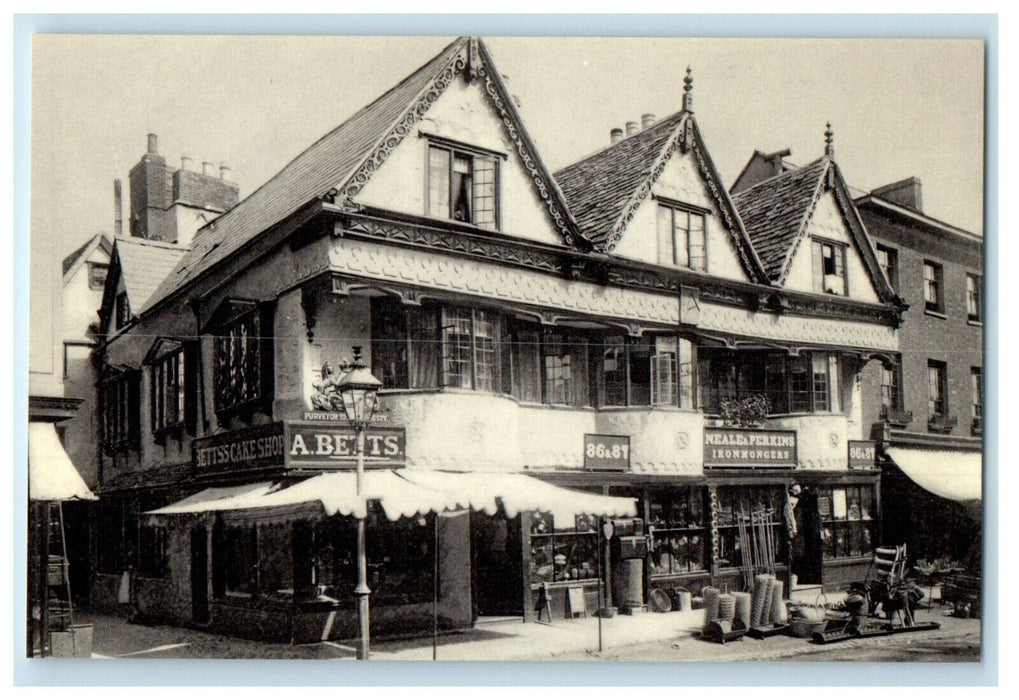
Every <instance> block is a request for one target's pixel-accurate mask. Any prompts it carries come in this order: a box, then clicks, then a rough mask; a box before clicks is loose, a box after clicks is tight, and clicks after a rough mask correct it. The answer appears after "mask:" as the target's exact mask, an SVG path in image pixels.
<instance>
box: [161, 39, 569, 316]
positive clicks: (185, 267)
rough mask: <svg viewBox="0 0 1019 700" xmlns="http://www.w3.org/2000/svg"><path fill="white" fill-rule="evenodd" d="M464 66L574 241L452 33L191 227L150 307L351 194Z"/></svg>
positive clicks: (490, 85) (520, 141)
mask: <svg viewBox="0 0 1019 700" xmlns="http://www.w3.org/2000/svg"><path fill="white" fill-rule="evenodd" d="M464 70H467V71H468V75H469V77H470V79H472V80H473V79H476V78H483V79H484V81H485V90H484V91H485V93H486V94H487V95H488V97H489V99H490V100H491V101H492V103H493V106H494V107H495V109H496V111H497V112H498V114H499V116H500V118H501V122H502V123H503V126H504V128H506V129H507V131H508V132H509V134H510V136H511V138H512V139H513V140H514V142H515V144H516V146H517V150H518V152H519V153H520V156H521V158H522V160H523V161H524V164H525V165H526V166H527V167H528V169H529V170H530V175H531V179H532V180H533V181H534V183H535V186H536V188H537V189H538V191H539V195H540V196H541V197H542V199H543V200H544V201H545V204H546V208H547V213H548V214H549V215H550V217H551V218H552V220H553V222H554V223H555V225H556V226H557V227H558V228H559V230H560V232H561V233H562V234H563V236H564V239H565V240H566V242H567V243H568V244H572V243H574V242H582V241H583V237H582V236H581V235H580V234H579V230H578V228H577V225H576V222H575V221H573V219H572V217H571V216H570V214H569V210H568V209H567V207H566V204H565V199H564V198H563V197H562V193H561V192H560V191H559V189H558V187H557V186H556V184H555V181H554V180H553V178H552V176H551V173H549V172H548V171H547V169H546V168H545V166H544V165H543V164H542V162H541V159H540V158H539V157H538V155H537V150H536V149H535V147H534V144H533V142H532V141H531V140H530V137H529V136H527V133H526V131H525V130H524V128H523V125H522V122H521V120H520V115H519V113H518V112H517V110H516V107H515V106H514V104H513V100H512V99H511V98H510V97H509V94H508V92H507V91H506V87H505V85H504V84H503V82H502V79H501V78H500V77H499V72H498V71H497V70H496V69H495V66H494V64H493V63H492V60H491V56H490V55H489V53H488V49H487V48H486V47H485V45H484V44H483V43H482V42H481V41H480V40H479V39H473V38H469V37H460V38H458V39H456V40H455V41H453V42H452V43H450V44H449V45H448V46H446V47H445V48H444V49H443V50H442V51H440V52H439V53H438V54H437V55H436V56H435V57H434V58H432V59H431V60H430V61H428V62H427V63H426V64H424V65H423V66H421V67H420V68H419V69H418V70H416V71H415V72H414V73H412V74H411V75H409V76H407V77H406V78H404V79H403V80H402V81H401V82H399V83H398V84H397V85H395V86H394V87H392V88H390V89H389V90H388V91H387V92H386V93H385V94H383V95H382V96H381V97H379V98H378V99H377V100H375V101H374V102H372V103H371V104H369V105H367V106H366V107H364V108H362V109H361V110H360V111H358V112H356V113H355V114H354V115H353V116H352V117H350V118H349V119H348V120H347V121H345V122H343V123H342V124H340V125H339V126H338V127H336V128H335V129H333V130H332V131H331V132H329V133H328V134H326V135H325V136H323V137H322V138H320V139H319V140H318V141H316V142H315V143H314V144H312V145H311V146H310V147H308V148H307V149H306V150H305V151H304V152H302V153H301V154H300V155H298V156H297V157H296V158H294V159H293V160H292V161H290V163H288V164H287V165H286V166H284V167H283V169H282V170H280V171H279V172H278V173H276V175H274V176H273V177H272V178H270V179H269V180H268V181H267V182H266V183H265V184H263V185H262V186H261V187H259V188H258V189H257V190H255V191H254V192H252V193H251V194H250V195H248V196H247V197H246V198H245V199H244V200H242V201H241V202H240V203H238V204H237V205H236V206H235V207H234V208H233V209H231V210H230V211H228V212H227V213H225V214H223V215H222V216H220V217H219V218H218V219H216V220H215V221H213V222H211V223H210V224H208V225H206V226H204V227H202V228H201V229H199V231H198V233H197V234H196V235H195V238H194V240H193V241H192V248H191V251H190V252H189V253H188V254H187V255H185V256H184V257H183V259H182V260H181V261H180V262H179V264H178V265H177V266H176V267H175V268H174V270H173V271H172V273H171V274H170V275H169V276H168V277H167V278H166V279H165V280H164V281H163V283H162V284H161V285H160V286H159V288H158V289H157V290H156V292H155V293H154V294H153V295H152V297H151V300H150V301H151V304H150V306H152V305H155V304H156V303H158V302H159V301H161V300H162V299H163V298H165V297H167V296H168V295H170V294H172V293H174V292H175V291H177V290H179V289H181V288H182V287H184V286H185V285H187V284H189V283H190V282H192V281H194V280H195V279H196V278H198V277H199V276H200V275H201V274H202V273H204V272H206V271H207V270H209V269H211V268H212V267H214V266H216V265H217V264H219V263H221V262H223V261H224V260H225V259H226V258H228V257H229V256H231V255H232V254H234V253H236V252H238V251H239V250H240V249H242V248H243V247H245V245H246V244H248V243H249V242H251V241H252V240H254V239H255V238H256V237H258V236H259V234H261V233H262V232H263V231H265V230H266V229H267V228H269V227H270V226H272V225H273V224H275V223H278V222H279V221H282V220H283V219H285V218H286V217H288V216H289V215H291V214H293V213H294V212H296V211H297V210H298V209H300V208H301V207H302V206H304V205H306V204H308V203H309V202H312V201H314V200H315V199H321V198H323V197H326V196H328V195H330V193H331V192H333V191H335V192H334V193H338V200H349V199H350V198H352V197H353V196H354V195H356V194H357V193H358V192H359V191H360V190H361V188H362V187H363V186H364V185H365V184H366V183H367V182H368V180H370V179H371V176H372V174H373V173H374V172H375V170H376V169H377V168H378V167H380V166H381V165H382V163H383V162H384V161H385V159H386V157H387V156H388V155H389V153H391V152H392V150H393V149H394V148H395V147H396V146H397V145H398V144H399V143H400V142H401V141H402V139H403V138H404V137H405V136H406V135H407V134H408V133H410V130H411V129H410V127H411V126H412V125H413V124H414V123H415V122H416V121H418V120H419V119H421V118H422V117H423V116H424V114H425V113H426V112H427V110H428V108H429V107H430V106H431V105H432V104H433V103H434V102H435V100H436V99H438V97H439V96H440V95H441V94H442V93H443V91H444V90H445V89H446V88H447V87H448V86H449V85H450V84H451V83H452V82H453V80H454V78H455V77H456V76H457V75H458V74H459V73H460V72H462V71H464ZM141 310H144V309H141Z"/></svg>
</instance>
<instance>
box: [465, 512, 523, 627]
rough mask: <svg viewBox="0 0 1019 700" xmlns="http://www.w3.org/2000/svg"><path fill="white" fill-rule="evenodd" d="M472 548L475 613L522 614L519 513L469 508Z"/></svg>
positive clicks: (481, 614) (494, 614)
mask: <svg viewBox="0 0 1019 700" xmlns="http://www.w3.org/2000/svg"><path fill="white" fill-rule="evenodd" d="M471 551H472V553H473V557H472V558H473V562H474V566H473V569H474V576H473V578H474V600H475V605H476V606H477V614H478V615H479V616H482V617H489V616H519V617H523V615H524V599H523V598H524V593H523V550H522V537H521V533H520V516H519V515H518V516H517V517H515V518H506V517H504V516H502V515H494V516H493V515H485V514H484V513H479V512H477V511H473V510H472V511H471Z"/></svg>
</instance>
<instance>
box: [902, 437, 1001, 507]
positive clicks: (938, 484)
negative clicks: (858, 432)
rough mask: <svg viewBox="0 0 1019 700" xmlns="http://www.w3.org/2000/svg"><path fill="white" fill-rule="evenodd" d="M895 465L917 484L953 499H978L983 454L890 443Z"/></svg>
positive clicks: (981, 481)
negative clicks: (911, 447)
mask: <svg viewBox="0 0 1019 700" xmlns="http://www.w3.org/2000/svg"><path fill="white" fill-rule="evenodd" d="M885 452H886V453H887V455H888V456H889V457H891V459H892V461H893V462H895V464H896V466H898V468H899V469H901V470H902V473H904V474H905V475H906V476H908V477H909V478H910V479H911V480H912V481H913V482H914V483H915V484H916V485H917V486H919V487H920V488H922V489H925V490H927V491H930V492H931V493H933V494H934V495H935V496H940V497H941V498H947V499H950V500H953V501H979V500H980V499H981V493H982V491H981V487H982V485H983V480H982V466H983V456H982V455H981V453H979V452H962V451H959V450H922V449H910V448H905V447H889V448H887V449H886V450H885Z"/></svg>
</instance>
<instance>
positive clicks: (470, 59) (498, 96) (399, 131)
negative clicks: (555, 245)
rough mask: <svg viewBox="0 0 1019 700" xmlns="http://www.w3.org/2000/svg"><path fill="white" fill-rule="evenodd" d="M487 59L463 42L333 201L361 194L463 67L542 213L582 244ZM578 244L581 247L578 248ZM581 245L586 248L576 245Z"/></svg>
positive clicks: (481, 49)
mask: <svg viewBox="0 0 1019 700" xmlns="http://www.w3.org/2000/svg"><path fill="white" fill-rule="evenodd" d="M490 65H491V57H490V56H489V54H488V49H487V47H485V45H484V43H483V42H481V41H479V40H475V39H470V40H463V41H462V43H461V46H460V48H459V50H458V51H457V52H456V54H454V55H453V58H452V59H450V62H449V63H448V64H447V65H446V66H445V67H444V68H443V69H442V71H441V72H440V73H439V75H438V77H436V78H435V80H434V81H432V83H431V84H430V85H429V86H428V87H427V88H426V89H425V90H424V91H422V93H421V94H419V95H418V97H417V98H416V99H415V100H414V102H413V103H412V104H411V106H410V107H409V108H408V109H407V111H405V112H404V114H403V116H402V117H401V118H400V119H398V120H397V122H396V123H395V124H394V125H393V127H392V128H391V129H390V130H389V131H388V133H387V134H386V135H385V136H384V137H383V138H382V139H381V140H380V141H379V142H378V143H377V144H376V146H375V147H374V148H373V149H372V151H371V153H369V155H368V156H367V157H366V158H365V160H364V161H363V162H362V163H361V165H359V166H358V167H357V168H356V169H355V170H354V172H353V174H352V175H351V176H349V177H348V178H347V179H346V180H345V181H344V184H343V185H342V186H341V187H340V188H338V189H339V194H340V196H339V199H340V200H345V201H350V200H353V198H354V197H355V196H356V195H357V194H358V193H359V192H360V191H361V189H362V188H363V187H364V186H365V185H366V184H367V183H368V181H369V180H371V178H372V176H373V175H374V174H375V171H376V170H378V169H379V168H380V167H381V166H382V164H383V163H384V162H385V161H386V159H387V158H388V157H389V156H390V154H391V153H392V152H393V151H394V150H395V149H396V147H397V146H399V145H400V143H402V142H403V139H404V138H406V136H407V135H408V134H410V133H411V131H412V128H413V126H414V124H415V123H417V122H418V121H420V120H421V119H422V118H423V117H424V115H425V113H427V112H428V110H429V109H430V108H431V106H432V105H433V104H434V103H435V102H436V100H438V98H439V97H440V96H441V95H442V93H443V92H445V90H446V88H448V87H449V86H450V85H451V84H452V82H453V80H454V79H455V78H456V76H457V75H459V74H460V72H461V71H463V70H464V69H465V68H467V69H468V74H467V77H468V79H469V80H472V81H473V80H476V79H483V80H484V92H485V94H486V95H488V98H489V100H490V102H491V104H492V107H493V108H494V109H495V112H496V114H497V116H498V117H499V120H500V121H501V122H502V124H503V127H504V128H505V129H506V133H507V134H508V135H509V137H510V139H511V140H512V141H513V144H514V146H515V147H516V151H517V153H518V154H519V156H520V159H521V161H522V163H523V165H524V168H525V169H526V170H527V172H528V174H529V175H530V176H531V180H532V181H533V183H534V185H535V187H536V188H537V191H538V195H539V196H540V197H541V200H542V201H543V202H544V203H545V207H546V209H547V211H548V215H549V217H550V218H551V220H552V222H553V224H555V226H556V228H557V229H558V230H559V233H560V234H561V235H562V236H563V239H564V240H565V241H566V243H567V245H570V246H575V245H578V243H581V242H586V239H585V238H583V236H582V235H581V234H580V230H579V228H578V227H577V224H576V222H574V221H573V219H572V217H571V216H570V214H569V210H568V209H567V208H566V206H565V203H564V202H565V199H564V197H563V195H562V192H560V191H559V188H558V186H556V184H555V181H554V180H553V179H552V176H551V175H550V174H549V172H548V170H547V169H546V168H545V166H544V164H543V163H542V162H541V159H540V158H538V156H537V152H536V149H535V148H534V145H533V144H532V143H531V141H530V139H529V138H528V137H527V135H526V133H525V132H524V130H523V128H522V126H521V123H520V116H519V114H517V112H516V110H515V108H514V107H513V105H512V100H511V98H510V97H509V95H508V94H507V92H506V88H505V86H504V85H503V84H502V81H501V80H500V78H499V76H498V74H497V72H496V71H493V70H490V68H489V67H490ZM581 245H582V244H581ZM582 247H588V248H589V247H590V244H588V246H582Z"/></svg>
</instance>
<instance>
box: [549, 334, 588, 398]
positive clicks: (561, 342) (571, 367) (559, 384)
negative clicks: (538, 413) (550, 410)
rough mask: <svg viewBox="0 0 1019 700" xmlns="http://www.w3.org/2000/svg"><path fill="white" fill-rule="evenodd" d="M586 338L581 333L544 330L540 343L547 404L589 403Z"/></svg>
mask: <svg viewBox="0 0 1019 700" xmlns="http://www.w3.org/2000/svg"><path fill="white" fill-rule="evenodd" d="M587 345H588V341H587V338H585V337H583V336H580V335H572V334H567V333H564V332H562V331H559V330H547V331H545V333H544V336H543V338H542V344H541V351H542V364H543V366H544V371H545V375H544V376H545V395H544V401H545V403H547V404H551V405H557V406H578V407H579V406H590V405H591V396H590V384H589V382H588V364H587V362H588V360H587V357H588V356H587V351H588V347H587Z"/></svg>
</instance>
